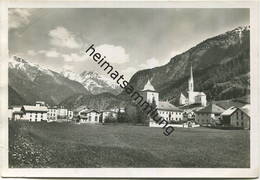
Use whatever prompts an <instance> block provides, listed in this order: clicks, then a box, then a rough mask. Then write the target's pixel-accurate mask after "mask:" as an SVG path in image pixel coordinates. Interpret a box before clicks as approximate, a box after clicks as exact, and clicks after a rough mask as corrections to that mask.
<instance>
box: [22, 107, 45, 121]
mask: <svg viewBox="0 0 260 180" xmlns="http://www.w3.org/2000/svg"><path fill="white" fill-rule="evenodd" d="M21 111H22V112H23V116H22V118H21V120H26V121H30V122H41V121H47V112H48V108H47V107H46V106H44V105H43V104H42V103H36V105H35V106H28V105H24V106H22V108H21Z"/></svg>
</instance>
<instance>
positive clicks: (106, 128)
mask: <svg viewBox="0 0 260 180" xmlns="http://www.w3.org/2000/svg"><path fill="white" fill-rule="evenodd" d="M162 132H163V131H162V129H161V128H149V127H144V126H127V125H83V124H81V125H77V124H69V123H15V122H10V123H9V166H10V167H13V168H26V167H35V168H36V167H37V168H40V167H51V168H87V167H180V168H181V167H185V168H188V167H203V168H215V167H216V168H217V167H218V168H224V167H229V168H247V167H249V164H250V158H249V157H250V148H249V144H250V143H249V142H250V141H249V131H246V130H218V129H207V128H193V129H183V128H177V129H176V130H175V131H174V133H172V134H171V135H170V136H168V137H167V136H164V135H163V134H162Z"/></svg>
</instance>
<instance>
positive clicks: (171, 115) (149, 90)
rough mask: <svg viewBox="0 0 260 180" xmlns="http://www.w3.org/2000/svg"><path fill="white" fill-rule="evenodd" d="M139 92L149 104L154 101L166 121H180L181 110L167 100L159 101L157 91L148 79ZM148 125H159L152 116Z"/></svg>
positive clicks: (181, 116)
mask: <svg viewBox="0 0 260 180" xmlns="http://www.w3.org/2000/svg"><path fill="white" fill-rule="evenodd" d="M140 94H141V95H142V97H143V99H144V100H145V101H146V102H148V103H150V104H153V103H154V104H155V105H156V108H157V109H158V110H157V112H158V114H159V116H160V117H163V118H164V120H166V121H168V122H171V121H172V122H174V121H182V119H183V111H182V110H181V109H179V108H177V107H176V106H174V105H173V104H171V103H170V102H168V101H159V92H157V91H156V90H155V89H154V87H153V85H152V84H151V82H150V80H148V81H147V83H146V85H145V86H144V88H143V90H142V91H141V92H140ZM149 126H150V127H159V126H158V124H157V123H156V122H155V121H154V120H153V119H152V118H150V120H149Z"/></svg>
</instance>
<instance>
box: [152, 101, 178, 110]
mask: <svg viewBox="0 0 260 180" xmlns="http://www.w3.org/2000/svg"><path fill="white" fill-rule="evenodd" d="M157 109H159V110H168V111H182V110H181V109H179V108H177V107H176V106H174V105H172V104H171V103H169V102H168V101H159V104H158V106H157Z"/></svg>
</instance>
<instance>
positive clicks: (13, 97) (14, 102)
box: [8, 86, 27, 105]
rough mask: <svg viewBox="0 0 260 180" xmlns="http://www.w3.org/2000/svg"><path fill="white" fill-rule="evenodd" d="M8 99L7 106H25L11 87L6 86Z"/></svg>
mask: <svg viewBox="0 0 260 180" xmlns="http://www.w3.org/2000/svg"><path fill="white" fill-rule="evenodd" d="M8 95H9V97H11V98H8V104H9V105H23V104H27V101H26V100H25V99H24V98H22V97H21V96H20V95H19V94H18V93H17V92H16V91H15V90H14V89H13V88H12V87H10V86H8Z"/></svg>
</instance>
